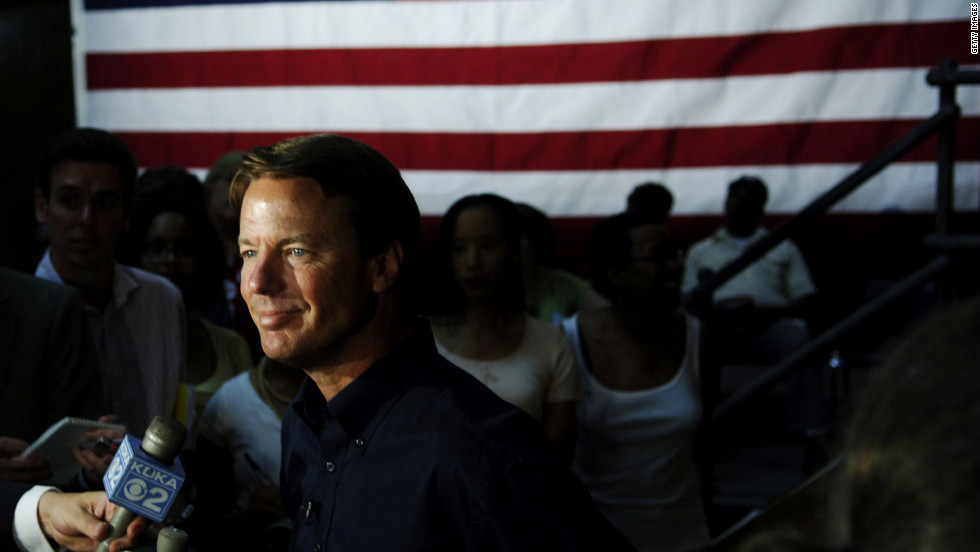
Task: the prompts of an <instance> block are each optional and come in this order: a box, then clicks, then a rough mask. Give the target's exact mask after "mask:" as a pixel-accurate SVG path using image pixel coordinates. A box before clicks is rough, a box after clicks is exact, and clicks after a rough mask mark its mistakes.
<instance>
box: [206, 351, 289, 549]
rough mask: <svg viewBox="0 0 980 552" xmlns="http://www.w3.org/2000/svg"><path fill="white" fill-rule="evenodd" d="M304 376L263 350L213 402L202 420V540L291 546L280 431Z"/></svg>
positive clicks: (245, 545) (231, 544)
mask: <svg viewBox="0 0 980 552" xmlns="http://www.w3.org/2000/svg"><path fill="white" fill-rule="evenodd" d="M305 379H306V375H305V374H304V373H303V372H301V371H299V370H297V369H295V368H293V367H291V366H286V365H285V364H280V363H278V362H276V361H274V360H271V359H269V358H268V357H263V358H262V360H260V361H259V364H258V366H256V367H255V368H253V369H252V370H250V371H249V372H247V373H244V374H239V375H237V376H235V377H234V378H232V379H230V380H228V381H227V382H225V383H224V385H222V386H221V389H219V390H218V392H217V393H215V394H214V396H213V397H211V400H210V401H208V405H207V407H206V408H205V409H204V413H203V414H202V415H201V418H200V420H199V422H198V429H199V434H198V448H197V451H198V458H199V463H200V467H201V470H202V476H201V478H200V481H201V483H200V485H199V492H198V496H199V497H200V499H199V500H198V501H197V503H196V504H195V508H198V510H199V511H198V510H195V514H196V515H197V520H196V521H195V531H194V534H195V537H196V538H197V539H198V542H201V543H204V542H211V543H212V544H213V545H215V546H217V545H219V544H222V545H226V546H229V547H230V548H234V549H247V548H256V547H257V546H256V545H257V544H258V543H261V547H260V548H261V549H262V550H285V545H286V544H287V543H288V535H289V532H288V527H289V520H288V518H287V517H286V513H285V511H284V510H283V508H282V502H281V500H280V498H279V492H280V489H279V471H280V456H281V454H282V448H281V446H280V444H279V434H280V431H281V428H282V417H283V414H285V411H286V407H287V406H288V405H289V402H290V401H292V399H293V397H294V396H295V395H296V393H297V392H298V391H299V388H300V385H302V383H303V380H305ZM280 529H281V530H280ZM239 547H240V548H239Z"/></svg>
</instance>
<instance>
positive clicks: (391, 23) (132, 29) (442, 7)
mask: <svg viewBox="0 0 980 552" xmlns="http://www.w3.org/2000/svg"><path fill="white" fill-rule="evenodd" d="M968 10H969V6H968V5H967V4H966V3H964V2H961V1H959V0H929V1H928V2H925V1H923V0H887V1H870V0H821V1H819V2H810V1H795V2H787V1H786V0H729V1H724V2H722V1H702V2H698V1H695V2H678V1H677V0H575V1H560V0H551V1H542V0H529V1H528V0H525V1H500V2H474V1H463V2H454V1H441V2H317V3H315V2H300V3H295V4H288V3H269V4H242V5H217V6H193V7H177V8H142V9H123V10H106V11H91V12H88V13H87V16H86V18H85V26H84V27H83V28H82V31H83V33H84V34H83V37H84V48H85V49H86V50H87V51H88V52H169V51H196V50H250V49H270V48H271V49H281V48H321V47H333V48H338V47H377V46H386V47H399V46H412V47H420V46H498V45H527V44H560V43H582V42H607V41H624V40H641V39H649V38H673V37H697V36H716V35H740V34H752V33H760V32H778V31H795V30H806V29H813V28H819V27H833V26H840V25H844V26H849V25H860V24H867V23H872V24H874V23H887V22H905V21H946V20H952V19H965V18H967V17H968V16H969V13H968Z"/></svg>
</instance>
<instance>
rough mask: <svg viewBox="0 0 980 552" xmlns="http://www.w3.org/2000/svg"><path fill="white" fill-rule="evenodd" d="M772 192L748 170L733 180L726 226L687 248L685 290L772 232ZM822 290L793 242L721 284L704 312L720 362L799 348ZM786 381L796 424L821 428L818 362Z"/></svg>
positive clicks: (776, 356)
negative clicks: (767, 215) (768, 221)
mask: <svg viewBox="0 0 980 552" xmlns="http://www.w3.org/2000/svg"><path fill="white" fill-rule="evenodd" d="M768 196H769V192H768V190H767V189H766V185H765V184H764V183H763V182H762V181H761V180H759V179H758V178H755V177H751V176H744V177H742V178H739V179H738V180H735V181H734V182H732V183H731V184H730V185H729V186H728V196H727V198H726V200H725V225H724V227H722V228H720V229H719V230H718V231H716V232H715V233H714V234H713V235H711V236H710V237H709V238H707V239H705V240H702V241H700V242H697V243H695V244H694V245H692V246H691V248H690V249H689V250H688V252H687V257H686V259H685V263H684V280H683V285H682V286H681V288H682V290H683V292H684V293H688V292H690V291H692V290H693V289H694V288H696V287H697V286H698V284H699V283H700V282H701V281H703V280H704V279H705V278H707V277H709V276H710V275H712V274H713V273H715V272H717V271H719V270H720V269H721V268H722V267H724V266H725V265H727V264H728V263H730V262H731V261H733V260H735V259H736V258H738V257H739V256H740V255H741V254H742V253H743V252H744V251H745V249H746V248H748V247H749V246H750V245H751V244H753V243H754V242H756V241H758V240H760V239H762V237H763V236H765V235H766V232H767V231H766V229H765V228H763V227H762V226H761V225H760V220H761V218H762V214H763V209H764V207H765V204H766V201H767V199H768ZM816 292H817V288H816V286H815V285H814V283H813V280H812V278H811V277H810V273H809V271H808V270H807V266H806V261H805V260H804V258H803V255H802V253H800V250H799V249H798V248H797V247H796V245H794V244H793V243H792V242H790V241H783V242H782V243H780V244H779V245H777V246H776V247H775V248H774V249H772V250H770V251H769V252H768V253H766V254H765V255H763V256H762V257H761V258H759V259H758V260H756V261H755V262H754V263H752V264H751V265H749V266H748V267H746V268H745V269H744V270H743V271H742V272H740V273H738V274H736V275H735V276H734V277H732V278H731V279H730V280H728V282H726V283H725V284H723V285H722V286H721V287H719V288H718V289H717V290H715V292H714V295H713V298H712V304H713V308H712V309H711V311H710V312H709V313H706V315H707V318H705V321H707V322H709V324H710V326H711V328H712V330H713V333H714V335H715V336H716V337H717V341H718V343H717V345H718V347H719V350H720V353H719V354H720V355H721V359H722V362H725V363H733V364H742V363H749V364H776V363H778V362H779V361H781V360H783V359H784V358H786V357H787V356H789V355H791V354H792V353H794V352H795V351H796V350H797V349H799V348H800V347H802V346H803V345H804V344H806V342H807V341H808V340H809V337H810V336H809V332H808V330H807V323H806V318H807V317H808V315H809V310H810V308H811V306H812V303H813V300H814V297H815V296H816ZM695 310H696V311H697V309H696V308H695ZM698 314H699V315H702V314H703V313H701V312H698ZM788 383H789V385H790V388H791V391H790V393H791V394H792V396H793V402H794V410H793V411H792V412H791V413H790V420H789V425H790V430H791V431H792V432H794V433H804V432H805V433H807V434H809V433H810V432H811V431H820V430H821V429H822V428H823V426H824V425H825V424H826V417H827V412H826V406H825V404H824V403H825V401H824V399H823V388H822V383H821V375H820V367H819V366H818V365H816V364H814V363H810V364H807V365H805V366H804V367H803V368H802V369H801V370H800V371H799V372H797V374H796V375H794V376H793V377H792V378H791V379H790V380H789V382H788Z"/></svg>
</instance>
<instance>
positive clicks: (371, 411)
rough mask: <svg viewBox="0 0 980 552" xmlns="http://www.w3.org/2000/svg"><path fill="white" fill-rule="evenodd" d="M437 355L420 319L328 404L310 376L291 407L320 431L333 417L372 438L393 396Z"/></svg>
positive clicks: (351, 431) (353, 431)
mask: <svg viewBox="0 0 980 552" xmlns="http://www.w3.org/2000/svg"><path fill="white" fill-rule="evenodd" d="M437 354H438V352H437V351H436V345H435V340H434V339H433V337H432V330H431V329H430V328H429V323H428V322H427V321H425V320H424V319H421V318H418V319H416V321H415V322H414V323H413V327H412V331H411V333H410V334H409V336H408V337H407V338H406V339H405V340H404V341H402V342H401V343H399V344H397V345H396V346H395V348H394V349H392V350H391V351H390V352H389V353H388V354H387V355H385V356H384V357H383V358H381V359H380V360H378V361H377V362H376V363H374V364H373V365H372V366H371V367H369V368H368V369H367V370H365V371H364V373H362V374H361V375H359V376H357V377H356V378H355V379H354V380H353V381H352V382H350V383H349V384H348V385H347V386H346V387H344V388H343V389H342V390H341V391H340V392H339V393H337V395H336V396H334V398H333V399H331V400H330V402H329V403H328V402H327V401H326V400H324V398H323V395H322V394H321V393H320V390H319V389H318V388H317V386H316V384H315V383H314V382H313V380H312V379H310V378H307V379H306V381H304V382H303V386H302V387H301V388H300V392H299V395H298V399H297V400H296V401H295V402H294V403H293V405H292V407H293V409H294V411H295V412H296V414H297V415H298V416H299V417H300V419H301V420H303V421H304V422H305V423H306V424H307V425H308V426H310V427H311V428H312V429H314V430H315V431H317V432H319V431H320V429H321V428H322V427H323V423H324V422H325V421H326V420H327V419H333V420H336V421H337V423H338V424H340V426H341V427H342V428H343V429H344V431H345V432H346V433H347V434H348V435H349V436H351V437H361V438H363V439H366V440H370V435H371V434H372V433H373V432H374V430H375V429H376V427H377V425H378V423H379V422H380V421H381V420H382V419H383V418H384V413H385V412H386V411H387V409H388V408H390V407H391V406H392V405H393V404H394V399H395V398H397V397H398V396H400V395H401V394H402V393H403V392H404V391H405V390H406V389H408V388H409V387H411V385H412V384H413V383H414V382H416V381H417V380H418V379H419V377H420V376H421V375H422V373H423V372H422V370H423V369H424V368H425V367H426V366H429V365H430V363H429V362H427V359H430V358H432V357H434V356H436V355H437Z"/></svg>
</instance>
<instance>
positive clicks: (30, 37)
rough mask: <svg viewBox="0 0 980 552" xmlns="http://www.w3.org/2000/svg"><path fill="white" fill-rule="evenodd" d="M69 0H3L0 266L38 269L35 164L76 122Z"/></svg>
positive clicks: (0, 22) (0, 36) (0, 5)
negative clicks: (57, 136)
mask: <svg viewBox="0 0 980 552" xmlns="http://www.w3.org/2000/svg"><path fill="white" fill-rule="evenodd" d="M71 38H72V27H71V16H70V6H69V2H68V0H3V1H2V2H0V89H2V91H3V92H2V96H0V121H2V123H0V124H2V127H3V132H0V151H2V152H3V154H2V155H3V160H4V164H5V165H6V166H5V169H6V170H5V171H4V173H5V174H4V175H3V176H2V181H0V182H2V184H0V186H2V189H0V190H2V196H0V266H6V267H11V268H16V269H18V270H22V271H25V272H33V271H34V266H35V265H36V263H37V255H38V245H37V243H36V241H35V239H34V234H35V228H36V226H37V225H36V224H35V222H34V207H33V201H34V200H33V197H34V164H35V159H36V158H35V155H36V152H37V151H38V148H39V147H40V146H41V145H42V144H43V143H44V142H45V140H46V138H48V137H50V136H51V135H52V134H54V133H56V132H58V131H60V130H63V129H66V128H71V127H72V126H74V125H75V102H74V96H73V94H74V92H73V77H72V63H71V56H72V54H71Z"/></svg>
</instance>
